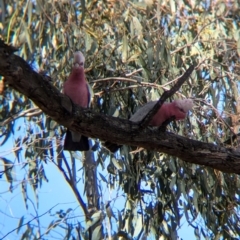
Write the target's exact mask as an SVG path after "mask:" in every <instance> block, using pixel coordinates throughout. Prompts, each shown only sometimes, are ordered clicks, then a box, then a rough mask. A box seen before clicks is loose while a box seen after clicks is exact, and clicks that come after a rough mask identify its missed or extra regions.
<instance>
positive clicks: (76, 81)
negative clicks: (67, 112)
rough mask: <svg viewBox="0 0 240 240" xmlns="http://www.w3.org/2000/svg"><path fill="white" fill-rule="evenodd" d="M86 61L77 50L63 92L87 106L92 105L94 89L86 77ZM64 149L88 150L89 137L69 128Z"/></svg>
mask: <svg viewBox="0 0 240 240" xmlns="http://www.w3.org/2000/svg"><path fill="white" fill-rule="evenodd" d="M84 62H85V58H84V56H83V54H82V52H80V51H78V52H75V53H74V62H73V68H72V72H71V74H70V76H69V78H68V80H67V81H66V82H65V83H64V85H63V93H64V94H66V95H67V96H68V97H70V99H71V100H72V102H73V103H75V104H77V105H79V106H81V107H84V108H87V107H89V106H90V102H91V94H92V91H91V88H90V86H89V85H88V83H87V81H86V78H85V74H84ZM64 150H68V151H88V150H89V143H88V137H86V136H83V135H81V134H80V133H78V132H74V131H70V130H69V129H68V130H67V133H66V137H65V142H64Z"/></svg>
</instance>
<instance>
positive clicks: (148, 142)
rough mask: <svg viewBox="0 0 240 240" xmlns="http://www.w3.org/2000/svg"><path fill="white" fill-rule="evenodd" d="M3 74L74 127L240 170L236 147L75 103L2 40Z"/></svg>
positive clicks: (104, 137) (226, 169)
mask: <svg viewBox="0 0 240 240" xmlns="http://www.w3.org/2000/svg"><path fill="white" fill-rule="evenodd" d="M0 74H1V75H2V76H4V77H5V79H6V80H7V82H8V84H9V85H11V87H12V88H13V89H15V90H17V91H19V92H21V93H22V94H24V95H25V96H27V97H29V98H30V99H31V100H32V101H33V102H34V103H35V104H36V105H37V106H38V107H39V108H40V109H42V110H43V111H44V112H45V113H46V114H47V115H49V116H50V117H51V118H53V119H54V120H55V121H57V122H58V123H59V124H62V125H64V126H66V127H68V128H70V129H71V130H74V131H78V132H80V133H81V134H84V135H86V136H89V137H92V138H99V139H101V140H103V141H107V140H109V141H111V142H115V143H118V144H126V145H131V146H140V147H143V148H146V149H149V150H154V151H159V152H163V153H167V154H169V155H172V156H176V157H179V158H181V159H182V160H183V161H186V162H189V163H195V164H200V165H205V166H209V167H212V168H215V169H218V170H221V171H223V172H228V173H237V174H239V173H240V152H238V151H235V150H234V149H231V148H226V147H223V146H217V145H214V144H211V143H204V142H200V141H196V140H191V139H188V138H185V137H182V136H178V135H175V134H173V133H169V132H160V131H158V130H156V129H152V128H150V127H147V128H145V129H141V130H140V127H139V124H137V123H133V122H130V121H128V120H125V119H120V118H115V117H111V116H107V115H104V114H99V113H95V112H93V111H92V110H90V109H83V108H81V107H79V106H77V105H74V104H73V103H72V102H71V100H70V99H69V98H68V97H67V96H65V95H63V94H61V93H60V91H59V90H58V89H56V88H55V87H54V86H53V85H52V84H51V82H50V81H49V80H48V78H46V77H44V76H42V75H40V74H38V73H37V72H35V71H33V70H32V68H31V67H30V66H29V65H28V64H27V63H26V62H25V61H24V60H23V59H22V58H20V57H18V56H16V55H14V54H13V51H12V50H11V48H10V47H9V46H7V45H5V44H4V43H3V42H2V41H0ZM69 109H71V111H69Z"/></svg>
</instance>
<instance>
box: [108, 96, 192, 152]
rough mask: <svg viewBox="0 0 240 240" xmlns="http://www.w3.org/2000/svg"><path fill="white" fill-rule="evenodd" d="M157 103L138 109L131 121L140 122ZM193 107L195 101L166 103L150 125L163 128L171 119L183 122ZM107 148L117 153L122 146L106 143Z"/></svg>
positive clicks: (150, 103)
mask: <svg viewBox="0 0 240 240" xmlns="http://www.w3.org/2000/svg"><path fill="white" fill-rule="evenodd" d="M156 103H157V101H152V102H148V103H146V104H145V105H143V106H142V107H141V108H139V109H138V111H137V112H136V113H134V114H133V115H132V117H131V118H130V119H129V120H130V121H132V122H139V121H141V120H143V118H144V117H145V116H146V115H147V114H148V113H149V111H150V110H151V109H152V108H153V107H154V105H155V104H156ZM192 107H193V101H192V100H191V99H184V100H180V99H177V100H174V101H173V102H171V103H164V104H163V105H162V106H161V108H160V109H159V110H158V112H157V113H156V114H155V115H154V116H153V118H152V120H151V121H150V123H149V125H150V126H154V127H159V126H161V125H162V124H163V123H164V122H165V121H167V120H168V119H170V118H171V117H175V120H182V119H184V118H185V117H186V115H187V112H188V111H189V110H191V109H192ZM105 146H106V147H107V148H108V149H109V150H110V151H111V152H116V151H117V150H118V149H119V148H120V147H121V146H120V145H117V144H115V143H111V142H108V141H107V142H105Z"/></svg>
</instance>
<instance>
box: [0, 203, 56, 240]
mask: <svg viewBox="0 0 240 240" xmlns="http://www.w3.org/2000/svg"><path fill="white" fill-rule="evenodd" d="M57 205H59V204H56V205H54V206H53V207H52V208H50V209H49V210H47V211H46V212H45V213H43V214H41V215H38V216H36V217H34V218H33V219H31V220H29V221H28V222H26V223H24V224H22V225H21V227H23V226H26V225H28V224H29V223H30V222H32V221H33V220H35V219H36V218H38V219H39V218H40V217H42V216H44V215H45V214H47V213H48V212H50V211H51V210H52V209H53V208H55V207H56V206H57ZM18 228H19V226H18V227H16V228H14V229H13V230H11V231H10V232H8V233H7V234H6V235H4V236H3V237H2V238H1V239H4V238H5V237H7V236H8V235H9V234H10V233H12V232H14V231H16V230H17V229H18Z"/></svg>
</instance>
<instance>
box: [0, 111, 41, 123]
mask: <svg viewBox="0 0 240 240" xmlns="http://www.w3.org/2000/svg"><path fill="white" fill-rule="evenodd" d="M41 113H42V110H41V109H39V108H38V107H35V108H31V109H27V110H25V111H23V112H20V113H16V114H14V115H13V116H11V117H9V118H7V119H5V120H4V121H2V122H0V127H2V126H5V125H7V124H8V123H9V122H12V121H14V120H16V119H18V118H20V117H32V116H36V115H39V114H41Z"/></svg>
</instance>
